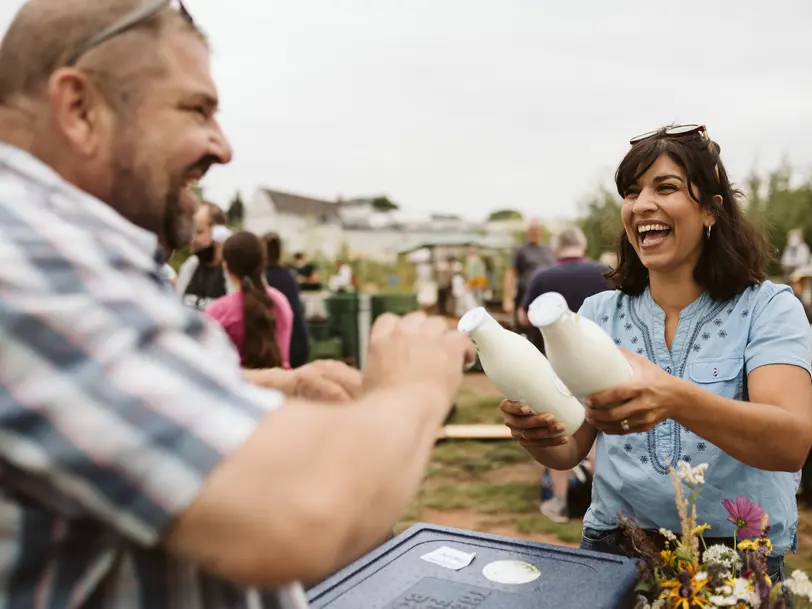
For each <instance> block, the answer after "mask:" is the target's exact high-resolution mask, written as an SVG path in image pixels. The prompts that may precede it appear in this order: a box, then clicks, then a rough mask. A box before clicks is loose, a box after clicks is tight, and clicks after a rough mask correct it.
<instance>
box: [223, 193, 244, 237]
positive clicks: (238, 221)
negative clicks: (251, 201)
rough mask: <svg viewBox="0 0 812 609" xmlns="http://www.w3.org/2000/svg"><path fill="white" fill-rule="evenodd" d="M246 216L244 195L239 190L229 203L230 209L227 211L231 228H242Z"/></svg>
mask: <svg viewBox="0 0 812 609" xmlns="http://www.w3.org/2000/svg"><path fill="white" fill-rule="evenodd" d="M244 217H245V205H244V204H243V202H242V196H241V195H240V193H239V192H237V194H235V195H234V198H233V199H231V203H229V204H228V211H226V219H227V220H228V224H229V226H230V227H231V228H233V229H235V230H239V229H242V225H243V218H244Z"/></svg>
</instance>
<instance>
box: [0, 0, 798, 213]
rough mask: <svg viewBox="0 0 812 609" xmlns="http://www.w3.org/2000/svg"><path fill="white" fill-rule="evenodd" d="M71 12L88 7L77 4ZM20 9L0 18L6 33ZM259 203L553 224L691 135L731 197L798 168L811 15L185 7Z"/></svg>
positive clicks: (502, 5)
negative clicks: (648, 137)
mask: <svg viewBox="0 0 812 609" xmlns="http://www.w3.org/2000/svg"><path fill="white" fill-rule="evenodd" d="M89 1H90V0H89ZM22 4H23V3H22V2H21V0H0V30H5V28H6V25H7V24H8V22H9V21H10V20H11V17H12V15H13V14H14V12H15V11H16V9H17V8H18V7H19V6H21V5H22ZM187 4H188V8H189V11H190V12H191V13H192V14H193V15H194V17H195V19H196V20H197V21H198V22H199V23H200V24H201V25H202V27H203V28H204V29H205V30H206V31H207V33H208V34H209V36H210V38H211V40H212V45H213V49H214V59H213V69H214V74H215V79H216V81H217V84H218V86H219V88H220V95H221V98H222V115H221V121H222V124H223V127H224V129H225V130H226V133H227V134H228V136H229V137H230V139H231V142H232V144H233V146H234V149H235V157H234V161H233V162H232V163H231V164H230V165H229V166H226V167H220V168H217V169H214V170H212V171H211V172H210V174H209V176H208V177H207V178H206V180H205V182H204V184H203V186H204V189H205V192H206V196H207V198H210V199H213V200H215V201H217V202H220V203H221V204H226V203H227V201H228V200H229V199H230V198H231V197H232V196H233V194H234V192H235V191H237V190H238V189H239V190H240V191H241V192H242V193H243V194H244V195H245V196H247V195H249V194H250V193H251V192H253V191H254V189H256V188H257V187H259V186H267V187H271V188H277V189H281V190H289V191H292V192H296V193H302V194H310V195H314V196H319V197H325V198H331V199H332V198H335V197H337V196H339V195H341V196H343V197H345V198H349V197H354V196H364V195H375V194H386V195H388V196H389V197H390V198H392V199H393V200H395V201H397V202H398V203H400V204H401V206H402V207H404V208H405V209H407V210H409V211H414V212H418V213H423V212H444V213H458V214H461V215H464V216H466V217H471V218H480V217H483V216H485V215H486V214H487V213H488V212H489V211H491V210H493V209H496V208H505V207H511V208H518V209H521V210H522V211H524V212H527V213H530V214H534V215H537V216H539V217H543V218H544V217H562V216H571V215H574V214H576V213H577V212H578V206H579V204H581V203H582V202H583V200H584V199H585V198H587V197H588V196H589V195H590V193H592V192H594V191H595V190H596V188H597V187H598V186H600V185H602V184H606V185H611V176H612V173H613V171H614V168H615V166H616V165H617V163H618V162H619V161H620V159H621V158H622V156H623V154H624V152H625V151H626V150H627V148H628V139H629V137H630V136H632V135H635V134H637V133H640V132H644V131H648V130H651V129H654V128H656V127H657V126H659V125H661V124H664V123H670V122H674V121H676V122H679V123H695V122H700V123H704V124H707V125H708V128H709V131H710V134H711V136H712V137H713V138H714V139H716V140H717V141H719V143H720V144H721V146H722V155H723V158H724V159H725V161H726V163H727V165H728V169H729V171H730V173H731V174H732V176H733V177H734V179H737V178H738V179H740V180H743V179H744V177H745V175H746V173H747V172H748V171H749V170H750V169H751V168H752V167H754V166H757V167H759V168H761V169H762V170H765V171H766V170H768V169H770V168H772V167H774V166H775V165H776V164H777V163H778V162H779V161H780V159H781V158H782V157H783V156H787V157H788V158H790V159H791V161H792V162H793V163H794V164H795V165H797V166H798V168H799V170H802V171H805V172H808V171H810V170H812V35H810V31H812V2H810V0H771V1H770V2H764V1H762V0H703V1H698V0H680V1H679V2H667V3H665V2H659V1H655V0H615V1H606V0H581V1H575V0H574V1H572V2H567V3H565V2H552V1H548V0H399V1H395V0H271V1H268V2H260V1H259V0H228V2H226V1H225V0H188V3H187Z"/></svg>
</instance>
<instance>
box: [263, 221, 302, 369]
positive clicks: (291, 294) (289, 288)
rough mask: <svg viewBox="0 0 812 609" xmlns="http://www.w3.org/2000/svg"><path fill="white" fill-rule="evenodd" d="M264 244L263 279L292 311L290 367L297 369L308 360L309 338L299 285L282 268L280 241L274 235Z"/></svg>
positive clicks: (290, 274) (268, 237) (265, 238)
mask: <svg viewBox="0 0 812 609" xmlns="http://www.w3.org/2000/svg"><path fill="white" fill-rule="evenodd" d="M262 240H263V242H264V244H265V256H266V260H265V279H266V281H267V282H268V285H269V286H271V287H272V288H275V289H277V290H279V291H280V292H282V294H284V295H285V298H287V299H288V303H290V308H291V309H292V310H293V329H292V331H291V335H290V367H291V368H298V367H299V366H303V365H304V364H306V363H307V362H308V361H309V360H310V337H309V335H308V331H307V321H306V320H305V314H304V307H303V306H302V300H301V298H299V285H298V283H296V279H295V278H294V277H293V273H292V272H291V271H290V270H288V269H287V268H285V267H284V266H282V240H281V239H280V237H279V235H277V234H276V233H268V234H266V235H265V236H264V237H263V238H262Z"/></svg>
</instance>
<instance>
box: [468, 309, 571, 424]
mask: <svg viewBox="0 0 812 609" xmlns="http://www.w3.org/2000/svg"><path fill="white" fill-rule="evenodd" d="M457 329H458V330H459V331H460V332H462V333H464V334H467V335H468V336H469V337H470V338H471V340H472V341H473V342H474V344H475V345H476V348H477V351H478V352H479V361H480V363H481V364H482V369H483V370H484V371H485V374H486V375H488V378H489V379H491V381H493V383H494V384H495V385H496V386H497V388H498V389H499V391H501V392H502V394H503V395H504V396H505V397H506V398H507V399H509V400H514V401H522V402H525V403H527V405H528V406H529V407H530V409H531V410H532V411H533V412H534V413H536V414H551V415H553V416H554V417H555V419H556V421H558V422H559V423H561V424H562V425H564V428H565V429H564V432H563V433H561V434H559V436H571V435H572V434H574V433H575V432H576V431H578V428H579V427H581V424H582V423H583V422H584V407H583V405H582V404H581V403H580V402H579V401H578V400H577V399H575V397H573V395H572V394H571V393H570V392H569V390H568V389H567V387H566V386H565V385H564V384H563V383H562V382H561V380H560V379H559V378H558V377H556V375H555V373H554V372H553V369H552V367H551V366H550V363H549V362H548V361H547V358H545V357H544V355H542V354H541V353H540V352H539V350H538V349H536V347H534V346H533V344H532V343H531V342H530V341H528V340H527V339H526V338H523V337H522V336H519V335H518V334H516V333H514V332H511V331H510V330H506V329H505V328H503V327H502V326H501V325H499V322H497V321H496V320H495V319H494V318H493V317H491V315H490V314H488V312H487V311H486V310H485V309H484V308H483V307H476V308H474V309H471V310H470V311H468V312H467V313H466V314H465V315H463V316H462V318H461V319H460V321H459V324H458V325H457Z"/></svg>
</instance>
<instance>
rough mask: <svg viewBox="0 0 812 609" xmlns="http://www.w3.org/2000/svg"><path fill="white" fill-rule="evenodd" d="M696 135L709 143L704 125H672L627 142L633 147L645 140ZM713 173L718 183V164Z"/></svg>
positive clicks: (642, 134) (719, 178)
mask: <svg viewBox="0 0 812 609" xmlns="http://www.w3.org/2000/svg"><path fill="white" fill-rule="evenodd" d="M695 133H698V134H699V135H700V136H701V137H702V139H703V140H705V142H709V141H710V137H709V136H708V128H707V127H705V125H674V126H673V127H668V128H667V129H665V130H662V129H657V131H649V132H647V133H641V134H640V135H635V136H634V137H633V138H632V139H630V140H629V143H630V144H631V145H632V146H634V145H635V144H639V143H640V142H644V141H645V140H649V139H651V138H655V137H685V136H688V135H694V134H695ZM713 172H714V173H715V174H716V181H717V182H719V181H720V180H721V177H720V176H719V163H716V164H715V165H714V166H713Z"/></svg>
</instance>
